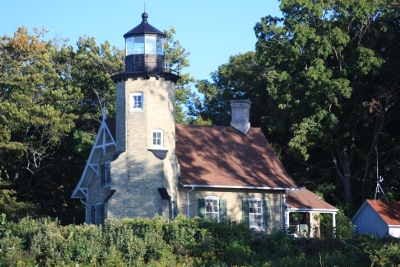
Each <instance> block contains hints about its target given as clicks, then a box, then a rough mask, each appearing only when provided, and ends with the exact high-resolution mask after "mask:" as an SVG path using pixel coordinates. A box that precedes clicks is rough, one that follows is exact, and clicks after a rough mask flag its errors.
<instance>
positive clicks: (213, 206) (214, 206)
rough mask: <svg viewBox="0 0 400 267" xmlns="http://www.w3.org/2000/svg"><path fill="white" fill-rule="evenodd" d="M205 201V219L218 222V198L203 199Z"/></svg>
mask: <svg viewBox="0 0 400 267" xmlns="http://www.w3.org/2000/svg"><path fill="white" fill-rule="evenodd" d="M204 199H205V201H206V216H205V217H206V218H212V219H215V220H216V221H218V222H219V198H217V197H205V198H204Z"/></svg>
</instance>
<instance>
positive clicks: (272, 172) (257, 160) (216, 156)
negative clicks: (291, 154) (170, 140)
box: [175, 124, 298, 189]
mask: <svg viewBox="0 0 400 267" xmlns="http://www.w3.org/2000/svg"><path fill="white" fill-rule="evenodd" d="M175 140H176V154H177V156H178V159H179V163H180V166H181V168H180V182H181V183H182V184H183V185H196V186H217V187H218V186H220V187H260V188H271V189H278V188H281V189H282V188H297V187H298V186H297V184H296V183H295V182H294V181H293V179H292V178H291V177H290V176H289V175H288V173H287V172H286V170H285V168H284V167H283V165H282V163H281V162H280V160H279V159H278V157H277V156H276V154H275V152H274V151H273V150H272V147H271V145H270V144H269V142H268V141H267V139H266V138H265V136H264V134H263V133H262V131H261V129H260V128H250V130H249V132H248V134H247V135H244V134H243V133H241V132H239V131H238V130H236V129H234V128H233V127H231V126H197V125H178V124H177V125H176V137H175Z"/></svg>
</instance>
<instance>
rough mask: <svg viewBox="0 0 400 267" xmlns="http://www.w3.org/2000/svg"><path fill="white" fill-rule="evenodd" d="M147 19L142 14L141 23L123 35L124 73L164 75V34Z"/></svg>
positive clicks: (145, 15)
mask: <svg viewBox="0 0 400 267" xmlns="http://www.w3.org/2000/svg"><path fill="white" fill-rule="evenodd" d="M147 18H148V15H147V13H143V14H142V23H140V24H139V25H138V26H136V27H135V28H133V29H132V30H130V31H129V32H127V33H126V34H125V35H124V38H125V56H126V57H125V66H126V72H145V73H149V74H151V73H164V64H165V63H164V39H165V34H164V33H163V32H161V31H159V30H157V29H156V28H154V27H153V26H151V25H150V24H149V23H148V22H147Z"/></svg>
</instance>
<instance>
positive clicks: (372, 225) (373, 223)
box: [351, 199, 400, 237]
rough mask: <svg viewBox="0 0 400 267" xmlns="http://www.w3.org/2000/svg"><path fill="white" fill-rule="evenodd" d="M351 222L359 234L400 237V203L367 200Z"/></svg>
mask: <svg viewBox="0 0 400 267" xmlns="http://www.w3.org/2000/svg"><path fill="white" fill-rule="evenodd" d="M351 221H352V222H353V224H354V225H356V231H357V232H358V233H359V234H372V235H374V236H379V237H382V236H385V235H387V234H389V235H391V236H393V237H400V201H397V202H390V203H388V202H386V201H383V200H373V199H367V200H366V201H365V202H364V203H363V204H362V205H361V207H360V209H359V210H358V211H357V213H356V214H355V215H354V217H353V219H351Z"/></svg>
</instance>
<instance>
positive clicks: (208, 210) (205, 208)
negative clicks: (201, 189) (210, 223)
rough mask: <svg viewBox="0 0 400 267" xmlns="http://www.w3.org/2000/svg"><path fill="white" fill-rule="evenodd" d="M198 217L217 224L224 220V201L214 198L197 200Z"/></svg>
mask: <svg viewBox="0 0 400 267" xmlns="http://www.w3.org/2000/svg"><path fill="white" fill-rule="evenodd" d="M198 202H199V204H198V205H199V216H200V217H201V218H210V219H213V220H216V221H217V222H220V221H224V220H226V200H225V199H220V198H218V197H215V196H208V197H205V198H201V199H199V201H198Z"/></svg>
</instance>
